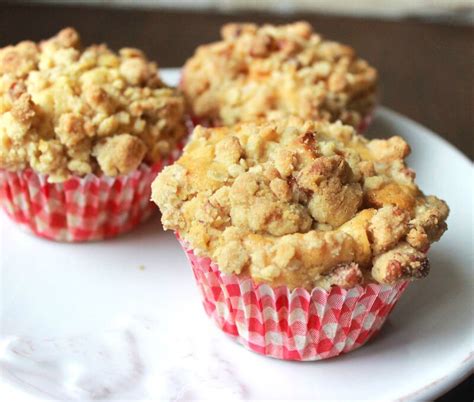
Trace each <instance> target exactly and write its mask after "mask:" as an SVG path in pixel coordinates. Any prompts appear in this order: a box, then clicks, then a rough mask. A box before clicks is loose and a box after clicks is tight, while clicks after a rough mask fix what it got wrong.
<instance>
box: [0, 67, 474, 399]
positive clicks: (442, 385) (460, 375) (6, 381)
mask: <svg viewBox="0 0 474 402" xmlns="http://www.w3.org/2000/svg"><path fill="white" fill-rule="evenodd" d="M160 72H161V73H164V74H165V75H166V74H177V75H179V72H180V68H162V69H160ZM164 80H165V81H166V79H164ZM375 113H376V115H379V116H380V117H381V118H383V119H389V120H392V121H393V120H398V121H401V122H402V123H404V124H407V125H411V126H412V127H413V128H414V129H415V130H416V131H418V132H419V133H421V134H422V135H423V136H425V137H427V138H430V140H433V139H434V140H435V141H437V142H439V143H441V144H442V146H443V147H447V148H449V149H450V150H451V151H453V152H454V153H455V154H456V155H457V156H458V157H460V158H461V159H462V160H463V161H464V162H465V163H466V167H467V166H469V165H470V168H471V171H472V170H473V168H474V164H473V162H472V161H471V160H470V158H469V157H468V156H467V155H466V154H464V153H463V152H462V151H461V150H460V149H458V148H457V147H456V146H455V145H453V144H451V143H450V142H449V141H447V140H446V139H445V138H443V137H442V136H440V135H439V134H437V133H435V132H433V131H432V130H431V129H429V128H427V127H425V126H423V125H422V124H420V123H418V122H416V121H414V120H412V119H411V118H409V117H407V116H404V115H402V114H401V113H399V112H397V111H395V110H393V109H390V108H388V107H385V106H382V105H378V106H377V107H376V109H375ZM471 193H472V188H471ZM4 218H5V217H4ZM473 369H474V348H473V345H472V344H471V349H470V351H469V353H468V354H467V356H466V357H465V358H464V359H463V360H462V361H461V362H460V363H459V364H458V365H457V366H456V368H455V369H453V370H451V371H450V372H448V373H445V374H444V375H442V376H441V377H439V378H437V379H435V380H434V381H432V382H430V383H429V384H425V385H423V386H422V387H420V388H419V389H417V390H415V391H413V392H411V393H409V394H406V395H403V396H400V397H397V398H396V399H395V400H397V401H407V400H413V399H416V400H419V399H429V400H431V399H435V398H437V397H439V396H441V395H443V394H444V393H446V392H448V391H450V390H452V389H453V388H454V387H456V386H457V385H458V384H460V383H461V382H462V381H463V380H465V379H466V378H467V377H468V376H469V375H470V374H471V372H472V371H473ZM2 371H3V370H2ZM5 373H7V375H2V376H1V377H0V386H1V389H0V395H2V396H4V395H5V393H6V394H7V395H9V396H10V397H12V396H14V397H15V400H19V401H32V400H51V395H48V394H47V393H43V392H42V391H39V390H35V389H34V388H32V387H31V385H29V384H22V381H20V380H19V379H17V378H16V377H15V376H14V375H13V374H12V373H11V372H9V371H8V370H5ZM40 395H41V396H40Z"/></svg>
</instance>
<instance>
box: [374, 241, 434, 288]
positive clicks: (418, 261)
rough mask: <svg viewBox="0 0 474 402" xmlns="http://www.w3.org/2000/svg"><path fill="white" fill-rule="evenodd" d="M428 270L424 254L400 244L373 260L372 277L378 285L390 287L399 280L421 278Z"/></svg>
mask: <svg viewBox="0 0 474 402" xmlns="http://www.w3.org/2000/svg"><path fill="white" fill-rule="evenodd" d="M429 270H430V264H429V261H428V258H427V257H426V255H425V254H424V253H421V252H419V251H417V250H416V249H414V248H413V247H411V246H410V245H409V244H407V243H400V245H398V246H397V247H395V248H394V249H392V250H390V251H387V252H386V253H384V254H381V255H379V256H378V257H376V258H375V259H374V261H373V268H372V276H373V277H374V279H375V280H376V281H378V282H380V283H386V284H388V285H391V284H395V283H397V282H399V281H401V280H407V279H419V278H423V277H425V276H426V275H428V273H429Z"/></svg>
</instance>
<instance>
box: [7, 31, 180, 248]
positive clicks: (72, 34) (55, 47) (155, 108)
mask: <svg viewBox="0 0 474 402" xmlns="http://www.w3.org/2000/svg"><path fill="white" fill-rule="evenodd" d="M184 103H185V102H184V98H183V97H182V96H181V94H179V93H178V92H177V91H176V90H175V89H172V88H169V87H167V86H166V85H165V84H164V83H163V82H162V81H161V80H160V78H159V76H158V69H157V66H156V64H155V63H152V62H150V61H148V59H147V58H146V57H145V55H144V54H143V53H142V52H141V51H140V50H138V49H132V48H123V49H121V50H120V51H119V52H118V54H116V53H114V52H113V51H111V50H110V49H108V48H107V47H106V46H105V45H93V46H90V47H87V48H81V46H80V37H79V34H78V33H77V32H76V31H75V30H74V29H72V28H66V29H64V30H62V31H60V32H59V33H58V34H57V35H56V36H54V37H52V38H51V39H48V40H45V41H42V42H40V43H38V44H37V43H33V42H30V41H25V42H21V43H19V44H17V45H16V46H7V47H4V48H2V49H0V201H1V204H2V206H3V208H4V209H5V211H6V212H7V214H8V215H9V216H10V217H11V218H12V219H13V220H15V221H16V222H18V223H19V224H21V226H22V227H25V228H27V229H29V230H30V231H32V232H33V233H35V234H37V235H39V236H42V237H46V238H49V239H54V240H60V241H85V240H99V239H103V238H106V237H111V236H115V235H117V234H120V233H122V232H125V231H127V230H129V229H131V228H132V227H134V226H135V225H137V224H138V223H140V222H142V221H143V220H145V219H146V218H147V217H148V216H150V214H151V212H152V210H153V205H152V204H151V203H150V201H149V199H150V192H151V191H150V185H151V182H152V181H153V179H154V177H155V176H156V174H157V172H159V171H160V170H161V169H162V167H163V166H165V165H167V164H169V163H171V162H172V161H173V160H174V159H175V158H176V157H177V156H178V154H179V151H180V150H181V149H182V141H183V138H184V137H185V134H186V127H185V121H184V117H183V116H184Z"/></svg>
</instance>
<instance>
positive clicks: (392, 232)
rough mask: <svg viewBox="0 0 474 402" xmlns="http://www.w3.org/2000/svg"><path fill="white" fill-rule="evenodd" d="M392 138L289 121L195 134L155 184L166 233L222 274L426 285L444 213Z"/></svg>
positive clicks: (313, 282) (294, 283) (311, 283)
mask: <svg viewBox="0 0 474 402" xmlns="http://www.w3.org/2000/svg"><path fill="white" fill-rule="evenodd" d="M409 152H410V149H409V147H408V145H407V144H406V142H405V141H403V139H401V138H400V137H392V138H390V139H388V140H371V141H369V140H367V139H365V138H363V137H362V136H360V135H358V134H357V133H356V132H355V130H354V129H353V128H352V127H350V126H346V125H342V124H341V123H336V124H328V123H325V122H311V121H304V120H301V119H299V118H296V117H293V118H288V119H283V120H280V121H275V122H267V123H245V124H240V125H237V126H234V127H219V128H204V127H201V126H198V127H197V128H196V129H195V131H194V133H193V135H192V139H191V141H190V143H189V144H188V145H187V147H186V148H185V151H184V154H183V156H182V157H181V158H180V159H179V160H178V161H177V163H175V164H174V165H173V166H170V167H167V168H166V169H165V170H164V171H163V172H162V173H161V174H160V175H159V176H158V178H157V179H156V181H155V182H154V184H153V196H152V197H153V199H154V201H155V202H156V203H157V204H158V205H159V207H160V209H161V211H162V222H163V225H164V227H165V228H167V229H173V230H175V231H177V232H178V233H179V234H180V236H181V237H182V238H183V239H184V240H185V241H187V242H189V243H190V245H191V246H192V247H193V249H194V250H195V252H196V253H198V254H202V255H207V256H209V257H210V258H211V259H212V260H213V261H215V262H216V263H217V264H218V266H219V268H220V269H221V270H222V272H224V273H228V274H230V273H234V274H238V275H250V276H252V278H254V279H255V280H256V281H258V282H267V283H271V284H272V285H278V284H286V285H288V286H289V287H290V288H295V287H301V286H302V287H306V288H308V289H311V288H313V287H315V286H321V287H325V288H328V287H330V286H332V285H339V286H342V287H345V288H350V287H353V286H355V285H357V284H365V283H370V282H379V283H386V284H394V283H397V282H399V281H401V280H406V279H413V278H417V277H422V276H425V275H426V274H427V273H428V270H429V265H428V261H427V258H426V251H427V248H428V247H429V245H430V244H431V243H432V242H434V241H436V240H438V239H439V237H440V236H441V235H442V233H443V232H444V230H445V229H446V223H445V220H446V218H447V215H448V212H449V211H448V208H447V206H446V204H445V203H444V202H443V201H441V200H439V199H438V198H436V197H434V196H425V195H424V194H423V193H422V192H421V191H420V190H419V188H418V187H417V185H416V184H415V182H414V173H413V171H411V170H410V169H409V168H407V167H406V165H405V162H404V158H405V157H406V156H407V155H408V154H409Z"/></svg>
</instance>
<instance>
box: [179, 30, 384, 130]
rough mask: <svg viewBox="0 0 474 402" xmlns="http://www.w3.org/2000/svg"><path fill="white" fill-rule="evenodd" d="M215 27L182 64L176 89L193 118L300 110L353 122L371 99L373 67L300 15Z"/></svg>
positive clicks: (217, 120)
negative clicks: (288, 20) (293, 19)
mask: <svg viewBox="0 0 474 402" xmlns="http://www.w3.org/2000/svg"><path fill="white" fill-rule="evenodd" d="M221 33H222V41H220V42H216V43H211V44H208V45H204V46H200V47H199V48H198V49H197V50H196V53H195V54H194V56H193V57H191V58H190V59H189V60H188V61H187V62H186V64H185V66H184V70H183V76H182V89H183V92H184V94H185V96H186V99H187V101H188V103H189V105H190V107H191V109H192V112H193V114H194V115H195V116H196V117H197V118H198V119H203V120H206V121H210V122H211V124H213V125H231V124H235V123H238V122H241V121H254V120H256V119H259V118H264V119H268V118H270V119H277V118H281V117H284V116H287V115H298V116H300V117H302V118H304V119H310V120H326V121H335V120H338V119H340V120H342V121H343V122H344V123H346V124H351V125H353V126H354V127H357V126H359V125H360V124H361V122H362V120H363V119H364V117H365V116H367V115H368V114H369V113H370V111H371V110H372V108H373V107H374V104H375V98H376V96H375V90H376V85H377V72H376V70H375V69H374V68H373V67H371V66H370V65H369V64H368V63H367V62H366V61H365V60H362V59H361V58H359V57H358V56H357V55H356V53H355V52H354V50H353V49H351V48H350V47H347V46H344V45H342V44H339V43H336V42H332V41H328V40H325V39H323V38H322V37H321V36H320V35H318V34H317V33H314V32H313V30H312V28H311V26H310V25H309V24H308V23H306V22H297V23H293V24H289V25H280V26H274V25H263V26H257V25H254V24H235V23H234V24H227V25H225V26H224V27H223V28H222V32H221Z"/></svg>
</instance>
